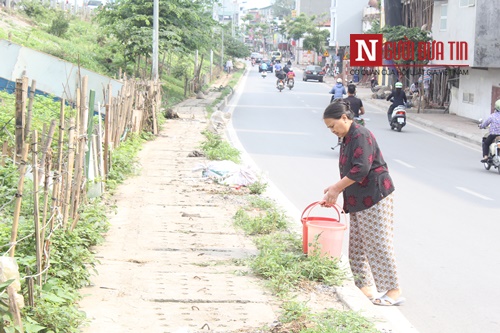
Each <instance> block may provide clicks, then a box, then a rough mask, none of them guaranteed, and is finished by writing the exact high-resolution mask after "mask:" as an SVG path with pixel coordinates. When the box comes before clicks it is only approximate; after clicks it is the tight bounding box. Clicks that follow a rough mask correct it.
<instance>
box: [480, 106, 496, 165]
mask: <svg viewBox="0 0 500 333" xmlns="http://www.w3.org/2000/svg"><path fill="white" fill-rule="evenodd" d="M488 126H490V134H489V135H488V136H487V137H486V138H484V139H483V159H482V160H481V163H486V162H487V161H488V152H489V150H490V145H491V143H492V142H493V140H495V138H496V137H497V136H499V135H500V99H498V100H497V101H496V102H495V110H494V111H493V113H492V114H490V116H489V117H488V118H487V119H486V120H485V121H483V123H482V124H481V125H479V128H486V127H488Z"/></svg>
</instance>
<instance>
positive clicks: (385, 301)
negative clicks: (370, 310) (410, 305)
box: [372, 295, 406, 306]
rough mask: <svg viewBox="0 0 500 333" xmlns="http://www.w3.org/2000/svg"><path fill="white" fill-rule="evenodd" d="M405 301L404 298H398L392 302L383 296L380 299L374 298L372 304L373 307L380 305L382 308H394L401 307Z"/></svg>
mask: <svg viewBox="0 0 500 333" xmlns="http://www.w3.org/2000/svg"><path fill="white" fill-rule="evenodd" d="M405 301H406V299H405V298H404V297H399V298H398V299H397V300H393V299H392V298H390V297H389V296H387V295H383V296H380V297H377V298H375V299H374V300H373V301H372V303H373V304H375V305H382V306H396V305H401V304H403V303H404V302H405Z"/></svg>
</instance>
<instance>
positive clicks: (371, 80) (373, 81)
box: [370, 76, 378, 92]
mask: <svg viewBox="0 0 500 333" xmlns="http://www.w3.org/2000/svg"><path fill="white" fill-rule="evenodd" d="M376 86H378V82H377V78H376V77H375V76H372V77H371V79H370V88H371V90H372V92H375V87H376Z"/></svg>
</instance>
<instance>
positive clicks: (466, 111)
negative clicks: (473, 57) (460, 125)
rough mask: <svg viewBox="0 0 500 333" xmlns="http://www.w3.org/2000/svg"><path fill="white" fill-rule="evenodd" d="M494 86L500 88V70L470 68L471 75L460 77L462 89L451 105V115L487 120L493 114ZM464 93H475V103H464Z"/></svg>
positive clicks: (458, 91) (458, 90)
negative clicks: (492, 97) (492, 98)
mask: <svg viewBox="0 0 500 333" xmlns="http://www.w3.org/2000/svg"><path fill="white" fill-rule="evenodd" d="M492 86H495V87H500V69H492V68H490V69H488V70H480V69H472V68H469V75H461V76H460V87H459V89H457V90H456V91H457V92H456V96H454V98H453V99H452V102H451V104H450V113H455V114H457V115H459V116H462V117H466V118H471V119H479V118H483V119H485V118H487V117H488V115H489V114H490V113H491V90H492V89H491V87H492ZM463 93H473V94H474V102H473V103H466V102H464V101H463Z"/></svg>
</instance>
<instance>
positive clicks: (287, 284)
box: [234, 196, 376, 333]
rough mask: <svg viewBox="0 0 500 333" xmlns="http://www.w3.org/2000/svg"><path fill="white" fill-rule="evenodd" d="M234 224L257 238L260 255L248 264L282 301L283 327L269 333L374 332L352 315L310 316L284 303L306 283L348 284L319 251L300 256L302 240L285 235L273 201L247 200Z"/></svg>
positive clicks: (281, 216)
mask: <svg viewBox="0 0 500 333" xmlns="http://www.w3.org/2000/svg"><path fill="white" fill-rule="evenodd" d="M234 223H235V225H236V226H237V227H239V228H241V229H242V230H244V231H245V233H246V234H247V235H257V236H255V237H254V238H253V240H254V242H255V244H256V246H257V249H258V250H259V254H258V255H256V256H255V257H253V258H251V259H250V260H248V264H249V266H250V268H251V269H252V270H253V272H254V273H255V274H257V275H259V276H261V277H263V278H264V279H266V281H267V285H268V286H269V287H270V289H271V290H272V291H273V292H275V293H276V294H277V295H278V296H279V297H281V298H282V300H284V302H283V305H282V307H283V313H282V315H281V317H280V323H281V324H280V326H281V327H280V328H279V330H276V329H277V328H276V327H275V328H270V332H276V333H279V332H296V333H336V332H350V333H351V332H352V333H372V332H376V329H375V326H374V325H373V323H371V322H370V321H369V320H368V319H366V318H364V317H363V316H361V315H360V314H358V313H356V312H353V311H337V310H333V309H330V310H328V311H325V312H321V313H312V311H311V310H310V309H309V308H308V306H307V304H306V303H304V302H296V301H289V300H287V298H289V296H290V293H291V292H294V291H296V290H297V289H298V287H299V286H300V285H301V284H302V283H304V281H314V282H319V283H321V284H324V285H329V286H335V285H339V284H341V283H342V281H344V280H345V279H346V276H347V274H346V273H347V272H346V271H345V270H344V269H342V268H340V266H339V262H338V260H337V259H332V258H328V257H324V256H321V255H320V253H319V250H318V251H316V252H313V253H310V254H309V255H304V254H303V252H302V239H301V237H300V236H299V235H297V234H295V233H291V232H289V231H288V230H287V227H288V225H289V222H288V221H287V219H286V217H285V214H284V213H283V212H280V210H279V209H278V208H277V207H276V204H275V203H274V202H272V201H270V200H268V199H265V198H262V197H259V196H251V197H249V199H248V206H246V207H242V208H240V209H239V210H238V211H237V212H236V214H235V216H234Z"/></svg>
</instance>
